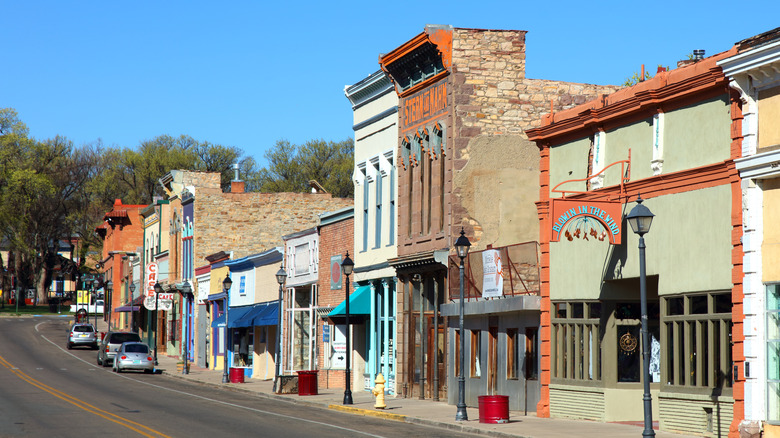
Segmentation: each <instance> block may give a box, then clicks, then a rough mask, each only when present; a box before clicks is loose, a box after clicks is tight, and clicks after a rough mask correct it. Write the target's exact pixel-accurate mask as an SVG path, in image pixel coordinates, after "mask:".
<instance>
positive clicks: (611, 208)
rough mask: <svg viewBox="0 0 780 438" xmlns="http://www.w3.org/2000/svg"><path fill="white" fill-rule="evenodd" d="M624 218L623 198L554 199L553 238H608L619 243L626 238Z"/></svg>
mask: <svg viewBox="0 0 780 438" xmlns="http://www.w3.org/2000/svg"><path fill="white" fill-rule="evenodd" d="M622 218H623V204H622V203H620V202H610V201H579V200H570V199H553V200H552V227H551V232H552V235H551V237H550V241H551V242H558V241H559V240H561V238H563V239H566V240H569V241H572V240H574V239H582V240H588V241H590V240H595V241H603V240H607V241H609V243H611V244H613V245H617V244H620V242H621V240H622V229H621V228H622Z"/></svg>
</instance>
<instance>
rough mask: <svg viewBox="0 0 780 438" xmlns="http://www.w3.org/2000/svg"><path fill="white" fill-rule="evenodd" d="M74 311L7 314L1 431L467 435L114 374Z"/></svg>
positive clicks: (1, 349) (0, 328)
mask: <svg viewBox="0 0 780 438" xmlns="http://www.w3.org/2000/svg"><path fill="white" fill-rule="evenodd" d="M69 322H70V319H68V318H57V317H48V316H43V317H27V318H13V317H9V318H0V420H1V421H0V437H79V438H83V437H104V436H113V437H137V436H144V437H317V438H327V437H428V438H434V437H458V436H468V435H464V434H459V433H455V432H453V431H450V430H443V429H436V428H429V427H425V426H419V425H413V424H407V423H401V422H397V421H389V420H383V419H379V418H374V417H364V416H359V415H353V414H346V413H341V412H336V411H332V410H326V409H321V408H315V407H304V406H301V405H298V404H292V403H286V402H281V401H277V400H269V399H266V398H261V397H256V396H252V395H251V394H243V393H238V392H233V391H229V390H224V389H214V388H211V387H206V386H202V385H198V384H193V383H190V382H186V381H182V380H179V379H170V378H167V377H165V376H163V375H155V374H143V373H140V372H139V373H122V374H115V373H113V372H111V368H103V367H101V366H98V365H97V363H96V361H95V357H96V351H94V350H91V349H89V348H87V347H76V348H74V349H73V350H67V349H66V348H65V338H66V334H67V328H68V324H69Z"/></svg>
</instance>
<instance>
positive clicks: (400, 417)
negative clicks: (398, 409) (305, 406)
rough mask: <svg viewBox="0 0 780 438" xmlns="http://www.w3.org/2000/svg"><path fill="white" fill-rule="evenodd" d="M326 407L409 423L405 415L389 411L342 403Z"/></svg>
mask: <svg viewBox="0 0 780 438" xmlns="http://www.w3.org/2000/svg"><path fill="white" fill-rule="evenodd" d="M328 409H332V410H334V411H341V412H349V413H350V414H357V415H364V416H366V417H378V418H384V419H385V420H393V421H401V422H403V423H410V422H409V421H406V419H407V418H408V417H407V416H406V415H401V414H391V413H390V412H382V411H373V410H370V409H362V408H352V407H349V406H342V405H328Z"/></svg>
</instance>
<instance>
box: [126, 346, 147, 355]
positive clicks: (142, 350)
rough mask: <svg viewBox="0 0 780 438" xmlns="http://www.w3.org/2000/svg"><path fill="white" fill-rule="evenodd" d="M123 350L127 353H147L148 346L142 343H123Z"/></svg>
mask: <svg viewBox="0 0 780 438" xmlns="http://www.w3.org/2000/svg"><path fill="white" fill-rule="evenodd" d="M125 351H126V352H128V353H143V354H148V353H149V347H147V346H146V345H144V344H129V345H125Z"/></svg>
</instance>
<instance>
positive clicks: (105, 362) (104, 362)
mask: <svg viewBox="0 0 780 438" xmlns="http://www.w3.org/2000/svg"><path fill="white" fill-rule="evenodd" d="M103 366H104V367H107V366H108V360H107V359H103Z"/></svg>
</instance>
